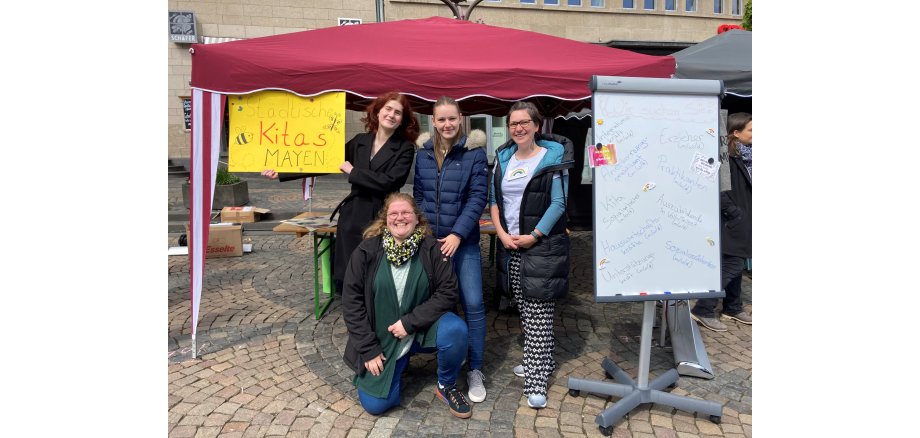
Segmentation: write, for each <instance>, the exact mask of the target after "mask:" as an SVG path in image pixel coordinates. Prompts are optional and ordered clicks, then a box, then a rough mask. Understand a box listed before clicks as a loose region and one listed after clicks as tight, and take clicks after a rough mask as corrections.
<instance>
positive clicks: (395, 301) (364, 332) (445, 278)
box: [342, 193, 472, 418]
mask: <svg viewBox="0 0 920 438" xmlns="http://www.w3.org/2000/svg"><path fill="white" fill-rule="evenodd" d="M364 238H365V239H364V241H362V242H361V244H360V245H358V247H357V248H356V249H355V251H354V252H353V253H352V255H351V260H350V261H349V263H348V268H347V272H346V273H345V289H344V291H343V294H342V309H343V310H342V318H343V319H344V320H345V326H346V328H347V329H348V341H347V343H346V344H345V354H344V356H343V359H344V361H345V363H346V364H347V365H348V366H349V367H350V368H351V369H352V370H353V371H354V372H355V377H354V380H353V382H354V384H355V386H356V387H357V388H358V400H359V401H360V402H361V406H362V407H364V409H365V410H366V411H367V412H368V413H370V414H372V415H379V414H382V413H384V412H386V411H387V410H389V409H390V408H392V407H394V406H397V405H399V402H400V388H401V382H400V380H401V376H402V373H403V371H404V370H405V369H406V365H407V364H408V363H409V357H410V356H412V354H413V353H416V352H419V351H421V352H426V353H432V352H436V353H437V360H438V385H437V387H436V389H435V393H436V394H437V396H438V397H439V398H440V399H441V400H443V401H444V402H445V403H447V406H448V408H449V409H450V412H451V413H452V414H453V415H455V416H457V417H460V418H469V417H470V416H471V415H472V408H471V407H470V405H469V403H467V401H466V399H465V398H464V397H463V393H462V392H461V391H460V390H459V389H457V385H456V381H457V374H458V373H459V372H460V367H461V366H463V359H464V358H465V357H466V350H467V339H468V337H469V334H468V333H467V328H466V323H464V322H463V319H461V318H460V317H459V316H457V315H456V314H455V313H453V312H452V310H453V309H454V308H456V306H457V299H458V295H459V293H458V291H457V277H456V275H455V274H454V270H453V267H452V265H451V261H450V258H449V257H447V256H445V255H444V254H442V253H441V244H440V243H438V241H437V240H435V239H434V238H433V237H432V236H431V231H430V229H429V227H428V223H427V220H426V219H425V217H424V216H423V215H422V214H421V212H420V211H419V209H418V207H417V206H416V205H415V202H414V201H413V200H412V197H411V196H409V195H408V194H405V193H393V194H391V195H389V196H387V198H386V200H385V201H384V205H383V208H381V209H380V213H379V214H378V216H377V219H376V220H375V221H374V222H372V223H371V225H370V226H369V227H368V228H367V229H366V230H365V231H364Z"/></svg>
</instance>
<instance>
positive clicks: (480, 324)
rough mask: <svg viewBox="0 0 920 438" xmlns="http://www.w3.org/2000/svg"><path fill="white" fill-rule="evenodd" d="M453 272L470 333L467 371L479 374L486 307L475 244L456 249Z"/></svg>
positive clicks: (484, 335)
mask: <svg viewBox="0 0 920 438" xmlns="http://www.w3.org/2000/svg"><path fill="white" fill-rule="evenodd" d="M454 272H456V273H457V281H458V282H459V283H460V304H461V305H463V314H464V315H465V316H466V324H467V326H468V327H469V332H470V351H469V362H470V370H481V369H482V357H483V354H484V353H485V349H486V306H485V304H484V303H483V301H482V255H481V254H480V252H479V244H478V242H477V244H475V245H474V244H467V245H460V247H459V248H457V252H456V253H455V254H454Z"/></svg>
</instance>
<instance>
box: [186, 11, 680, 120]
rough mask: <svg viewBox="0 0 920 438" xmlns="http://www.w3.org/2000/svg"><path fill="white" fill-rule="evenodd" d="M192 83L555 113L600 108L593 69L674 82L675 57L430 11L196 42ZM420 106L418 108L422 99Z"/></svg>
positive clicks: (238, 90) (215, 88)
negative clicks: (522, 106)
mask: <svg viewBox="0 0 920 438" xmlns="http://www.w3.org/2000/svg"><path fill="white" fill-rule="evenodd" d="M192 48H193V49H194V54H193V56H192V81H191V86H192V88H197V89H201V90H206V91H212V92H217V93H221V94H248V93H252V92H255V91H260V90H286V91H290V92H292V93H295V94H298V95H301V96H313V95H317V94H320V93H324V92H329V91H345V92H346V107H347V108H348V109H352V110H362V109H364V106H365V105H366V104H367V103H368V102H370V100H372V99H373V98H375V97H376V96H379V95H380V94H383V93H385V92H387V91H391V90H396V91H399V92H402V93H404V94H406V95H408V96H410V100H412V101H413V102H412V103H413V104H418V107H417V108H414V109H415V110H416V111H418V112H420V113H427V114H430V111H431V108H430V106H431V103H432V102H434V101H435V100H437V99H438V98H439V97H440V96H442V95H448V96H450V97H453V98H455V99H457V100H458V101H460V104H461V106H462V107H463V111H464V112H466V113H469V114H492V115H504V114H505V113H506V112H507V109H508V107H509V106H510V105H511V103H512V102H514V101H517V100H522V99H526V100H529V101H532V102H534V103H535V104H537V105H538V107H539V108H540V109H541V111H543V112H544V114H545V115H547V116H552V115H559V114H567V113H569V112H572V111H579V110H581V109H583V108H586V107H590V102H591V100H590V99H591V90H590V89H589V87H588V82H589V81H590V79H591V76H593V75H603V76H636V77H661V78H666V77H669V76H671V75H672V74H673V73H674V58H672V57H670V56H650V55H643V54H639V53H635V52H631V51H628V50H620V49H615V48H610V47H605V46H601V45H595V44H590V43H583V42H579V41H573V40H569V39H565V38H559V37H554V36H550V35H545V34H541V33H536V32H530V31H523V30H517V29H509V28H503V27H497V26H489V25H486V24H480V23H475V22H470V21H465V20H454V19H450V18H443V17H430V18H425V19H417V20H400V21H390V22H382V23H367V24H360V25H356V26H336V27H328V28H322V29H316V30H308V31H302V32H294V33H288V34H281V35H274V36H267V37H261V38H251V39H247V40H242V41H231V42H226V43H222V44H209V45H204V44H196V45H193V46H192ZM413 106H416V105H413Z"/></svg>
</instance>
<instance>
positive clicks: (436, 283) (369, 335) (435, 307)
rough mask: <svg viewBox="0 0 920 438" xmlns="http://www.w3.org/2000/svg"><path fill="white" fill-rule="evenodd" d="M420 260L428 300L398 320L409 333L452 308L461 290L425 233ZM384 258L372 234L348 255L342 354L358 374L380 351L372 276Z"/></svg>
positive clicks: (450, 267) (438, 247) (448, 264)
mask: <svg viewBox="0 0 920 438" xmlns="http://www.w3.org/2000/svg"><path fill="white" fill-rule="evenodd" d="M418 255H419V259H420V261H421V262H422V266H423V267H424V268H425V273H426V274H427V275H428V293H429V296H428V299H427V300H426V301H425V302H424V303H422V304H420V305H418V306H416V307H415V308H414V309H412V311H411V312H409V313H407V314H406V315H404V316H403V317H402V318H400V320H401V321H402V323H403V327H404V328H405V329H406V332H407V333H409V334H412V333H415V332H417V331H419V330H424V329H427V328H428V327H430V326H431V325H432V324H434V323H435V322H436V321H437V320H438V319H439V318H441V316H442V315H444V314H445V313H447V312H450V311H453V310H454V309H455V308H456V306H457V303H458V299H459V297H460V292H459V290H458V289H457V276H456V275H455V274H454V268H453V264H452V262H451V259H450V258H448V257H447V256H444V255H443V254H441V244H439V243H438V241H437V240H436V239H435V238H433V237H431V236H427V237H425V239H424V240H422V242H421V243H420V244H419V249H418ZM382 259H383V244H382V239H381V238H380V237H379V236H378V237H372V238H370V239H366V240H364V241H362V242H361V244H360V245H358V247H357V248H356V249H355V251H354V252H353V253H352V255H351V261H350V262H349V263H348V269H347V272H346V273H345V286H344V289H345V290H344V291H342V318H343V319H344V320H345V326H346V327H347V328H348V342H347V343H346V344H345V354H344V356H343V357H342V358H343V360H345V364H346V365H348V366H349V367H350V368H351V369H352V370H353V371H354V372H356V373H358V374H363V373H364V362H367V361H368V360H371V359H373V358H375V357H377V355H379V354H381V353H383V350H381V348H380V342H378V341H377V335H376V334H375V333H374V323H375V320H374V279H375V276H376V274H377V268H378V267H379V265H380V261H381V260H382Z"/></svg>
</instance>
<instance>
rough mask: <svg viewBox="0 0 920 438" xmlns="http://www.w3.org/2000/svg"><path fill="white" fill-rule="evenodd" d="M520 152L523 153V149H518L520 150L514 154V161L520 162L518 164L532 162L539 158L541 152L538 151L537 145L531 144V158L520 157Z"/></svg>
mask: <svg viewBox="0 0 920 438" xmlns="http://www.w3.org/2000/svg"><path fill="white" fill-rule="evenodd" d="M520 152H521V148H518V150H517V151H515V153H514V159H516V160H518V162H521V163H526V162H528V161H530V160H532V159H533V158H534V157H536V156H537V153H538V152H539V150H538V149H537V145H536V143H531V149H530V156H529V157H526V158H521V157H518V154H519V153H520Z"/></svg>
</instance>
